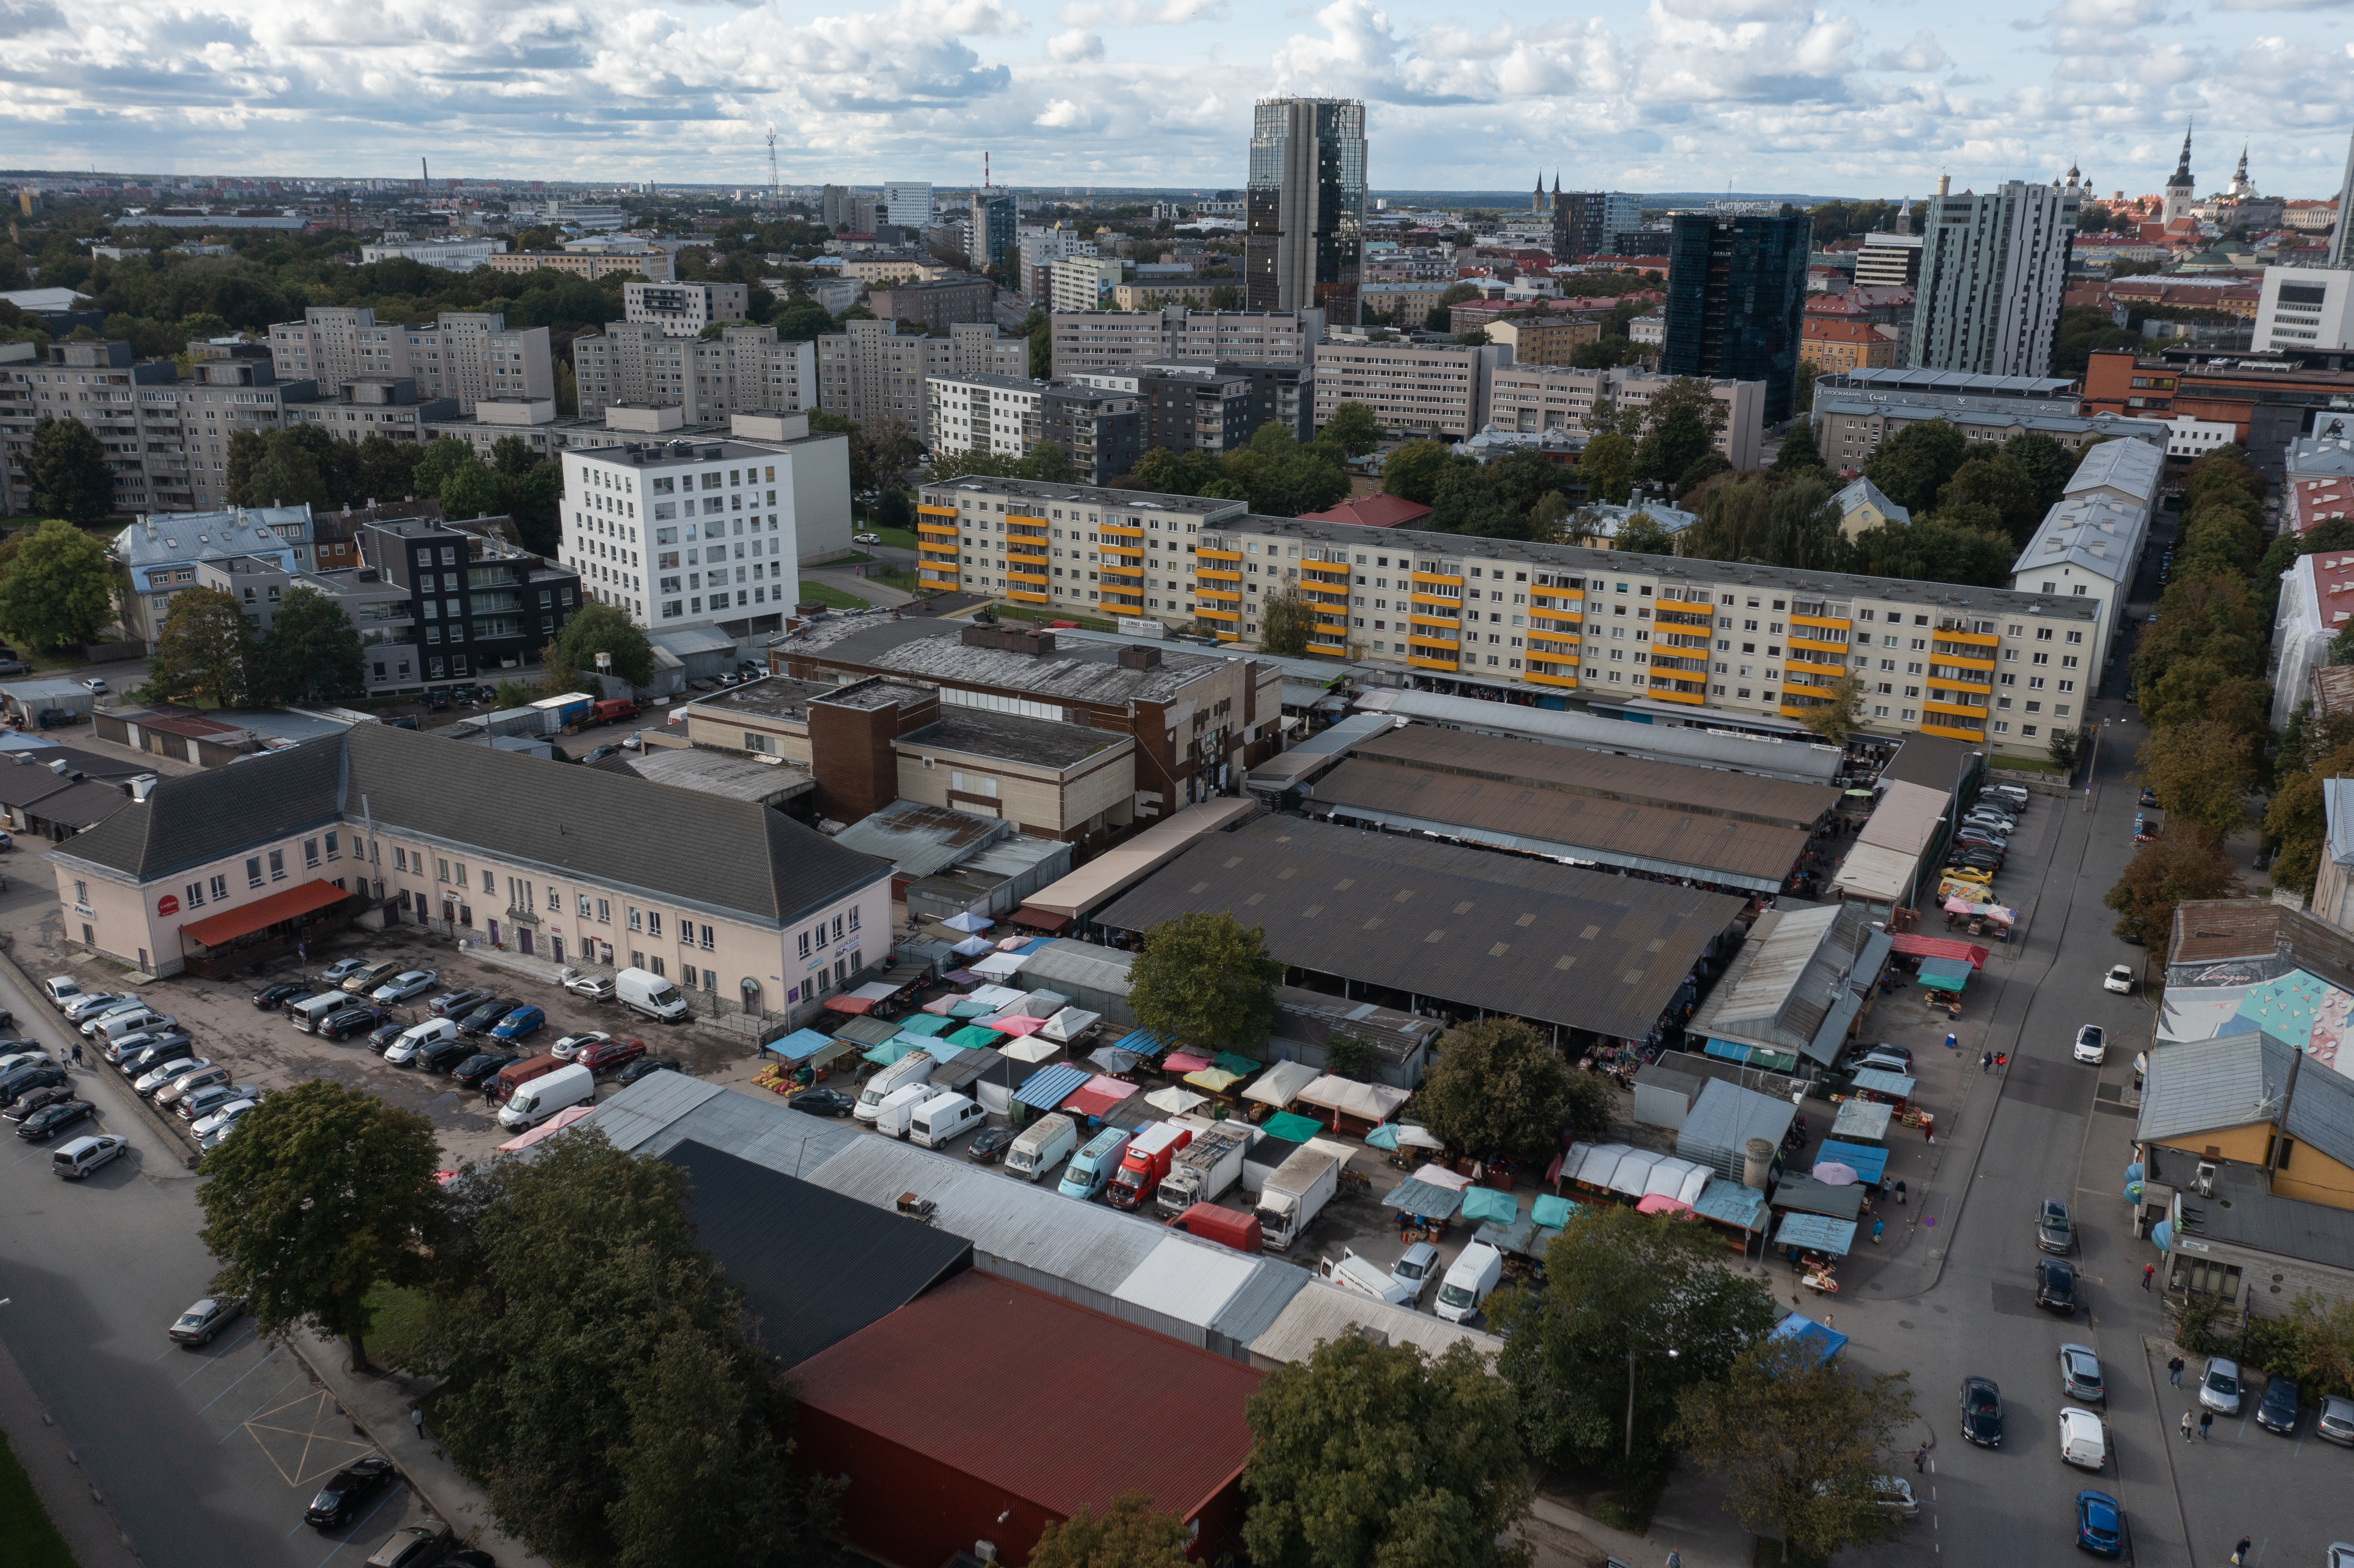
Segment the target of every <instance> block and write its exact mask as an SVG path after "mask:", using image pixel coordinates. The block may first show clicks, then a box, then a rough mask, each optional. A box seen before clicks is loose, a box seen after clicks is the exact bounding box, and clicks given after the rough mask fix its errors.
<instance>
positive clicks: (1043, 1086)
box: [1013, 1062, 1095, 1111]
mask: <svg viewBox="0 0 2354 1568" xmlns="http://www.w3.org/2000/svg"><path fill="white" fill-rule="evenodd" d="M1093 1076H1095V1075H1094V1074H1093V1073H1090V1072H1088V1071H1087V1069H1086V1068H1085V1067H1080V1066H1075V1065H1072V1064H1071V1063H1068V1062H1058V1063H1056V1064H1055V1065H1053V1066H1051V1067H1041V1068H1039V1069H1038V1070H1037V1071H1036V1072H1034V1073H1033V1074H1031V1075H1030V1076H1029V1077H1027V1078H1025V1079H1023V1083H1022V1086H1021V1087H1020V1088H1018V1089H1016V1090H1014V1091H1013V1097H1014V1098H1015V1099H1017V1100H1020V1101H1021V1102H1022V1103H1023V1105H1025V1106H1031V1107H1035V1108H1037V1109H1039V1110H1042V1111H1048V1110H1053V1109H1054V1108H1055V1107H1056V1106H1058V1105H1061V1104H1062V1103H1063V1102H1064V1101H1065V1100H1066V1099H1068V1098H1070V1097H1071V1094H1072V1092H1073V1091H1074V1090H1076V1088H1077V1087H1078V1086H1080V1085H1081V1084H1084V1083H1086V1082H1087V1080H1088V1079H1089V1078H1091V1077H1093Z"/></svg>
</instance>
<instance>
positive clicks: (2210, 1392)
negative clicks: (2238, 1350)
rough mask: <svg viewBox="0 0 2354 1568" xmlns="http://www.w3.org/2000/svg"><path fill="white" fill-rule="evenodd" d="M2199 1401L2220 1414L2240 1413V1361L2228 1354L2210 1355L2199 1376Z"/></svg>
mask: <svg viewBox="0 0 2354 1568" xmlns="http://www.w3.org/2000/svg"><path fill="white" fill-rule="evenodd" d="M2199 1403H2200V1404H2203V1405H2205V1406H2206V1407H2207V1408H2208V1409H2210V1410H2211V1411H2213V1412H2214V1413H2215V1414H2218V1415H2237V1414H2240V1363H2239V1362H2237V1361H2232V1359H2231V1358H2230V1357H2228V1356H2210V1357H2208V1358H2207V1370H2206V1371H2205V1372H2202V1373H2200V1378H2199Z"/></svg>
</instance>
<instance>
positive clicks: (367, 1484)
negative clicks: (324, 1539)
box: [302, 1454, 400, 1530]
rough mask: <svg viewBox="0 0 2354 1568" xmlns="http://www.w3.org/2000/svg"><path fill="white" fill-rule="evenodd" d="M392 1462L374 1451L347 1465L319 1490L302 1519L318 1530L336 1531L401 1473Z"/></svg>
mask: <svg viewBox="0 0 2354 1568" xmlns="http://www.w3.org/2000/svg"><path fill="white" fill-rule="evenodd" d="M399 1473H400V1472H398V1470H396V1469H394V1468H393V1467H392V1461H391V1460H389V1459H387V1458H386V1457H384V1456H383V1455H381V1454H370V1455H369V1456H367V1457H366V1458H364V1459H357V1460H355V1461H353V1462H352V1463H351V1464H348V1465H345V1467H343V1468H342V1469H340V1470H337V1471H336V1472H335V1473H334V1475H332V1476H329V1477H328V1478H327V1479H326V1483H325V1484H324V1485H323V1486H322V1487H321V1488H320V1489H319V1495H318V1496H317V1497H314V1498H313V1499H311V1506H310V1507H309V1508H307V1509H304V1510H302V1522H303V1523H304V1524H307V1525H310V1526H311V1527H312V1528H313V1529H316V1530H333V1529H334V1528H335V1527H336V1526H338V1525H342V1524H348V1523H350V1522H351V1520H353V1519H354V1518H355V1516H356V1515H357V1514H358V1513H359V1511H360V1505H361V1504H362V1503H364V1502H366V1501H367V1500H368V1499H370V1498H372V1497H374V1496H376V1493H378V1492H380V1491H382V1490H384V1489H385V1488H386V1487H387V1486H389V1485H390V1484H391V1483H392V1481H393V1480H394V1479H395V1478H397V1477H398V1475H399Z"/></svg>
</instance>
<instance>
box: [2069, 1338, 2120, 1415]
mask: <svg viewBox="0 0 2354 1568" xmlns="http://www.w3.org/2000/svg"><path fill="white" fill-rule="evenodd" d="M2060 1388H2061V1392H2062V1393H2065V1394H2066V1395H2067V1396H2068V1397H2069V1398H2071V1399H2081V1400H2084V1401H2087V1402H2098V1401H2101V1400H2105V1399H2106V1398H2108V1396H2109V1390H2108V1385H2107V1384H2106V1383H2104V1382H2102V1381H2101V1358H2100V1357H2098V1356H2096V1355H2094V1353H2093V1348H2092V1347H2091V1346H2090V1345H2062V1346H2061V1347H2060Z"/></svg>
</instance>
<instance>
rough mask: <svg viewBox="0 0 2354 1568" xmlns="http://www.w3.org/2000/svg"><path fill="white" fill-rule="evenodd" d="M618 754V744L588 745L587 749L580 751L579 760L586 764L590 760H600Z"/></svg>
mask: <svg viewBox="0 0 2354 1568" xmlns="http://www.w3.org/2000/svg"><path fill="white" fill-rule="evenodd" d="M620 755H621V748H620V747H618V746H612V745H606V746H595V747H589V748H588V750H587V751H584V752H582V753H581V754H580V760H581V762H582V763H583V764H584V765H586V764H588V763H591V762H602V761H604V760H605V759H606V758H609V757H619V756H620Z"/></svg>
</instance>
